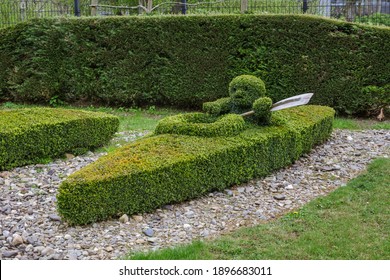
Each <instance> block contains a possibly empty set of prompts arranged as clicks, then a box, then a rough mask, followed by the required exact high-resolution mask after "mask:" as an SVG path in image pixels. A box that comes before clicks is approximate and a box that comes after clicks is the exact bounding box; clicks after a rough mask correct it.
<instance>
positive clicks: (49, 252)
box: [41, 247, 55, 256]
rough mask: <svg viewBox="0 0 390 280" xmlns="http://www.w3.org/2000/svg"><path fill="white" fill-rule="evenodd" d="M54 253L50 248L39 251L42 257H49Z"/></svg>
mask: <svg viewBox="0 0 390 280" xmlns="http://www.w3.org/2000/svg"><path fill="white" fill-rule="evenodd" d="M54 253H55V250H54V249H53V248H51V247H46V248H45V249H43V250H42V251H41V254H42V255H43V256H49V255H52V254H54Z"/></svg>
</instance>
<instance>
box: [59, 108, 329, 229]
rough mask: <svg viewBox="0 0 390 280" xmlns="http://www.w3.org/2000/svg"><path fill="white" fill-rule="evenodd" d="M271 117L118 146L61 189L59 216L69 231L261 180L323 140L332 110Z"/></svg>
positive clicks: (289, 111)
mask: <svg viewBox="0 0 390 280" xmlns="http://www.w3.org/2000/svg"><path fill="white" fill-rule="evenodd" d="M272 116H273V118H275V119H276V120H277V121H276V122H275V123H279V125H271V126H264V127H260V126H253V127H251V128H248V129H246V130H244V131H243V132H241V133H240V134H239V135H236V136H233V137H197V136H188V135H177V134H161V135H155V136H152V137H148V138H144V139H141V140H138V141H136V142H134V143H132V144H129V145H126V146H123V147H122V148H119V149H117V150H116V151H114V152H113V153H110V154H108V155H107V156H104V157H101V158H100V159H98V160H97V161H96V162H94V163H92V164H90V165H88V166H86V167H84V168H83V169H81V170H80V171H77V172H75V173H74V174H72V175H71V176H69V177H68V178H67V179H66V180H65V181H64V182H63V183H62V184H61V185H60V187H59V191H58V195H57V207H58V212H59V214H60V215H61V216H62V217H63V219H64V220H65V221H68V223H70V224H87V223H92V222H95V221H100V220H105V219H109V218H110V217H115V216H118V215H121V214H123V213H126V214H128V215H131V214H135V213H142V212H147V211H152V210H154V209H156V208H158V207H160V206H163V205H165V204H169V203H175V202H181V201H185V200H187V199H191V198H194V197H199V196H202V195H204V194H206V193H208V192H210V191H213V190H222V189H224V188H226V187H229V186H231V185H233V184H239V183H242V182H245V181H248V180H250V179H252V178H255V177H260V176H264V175H267V174H269V173H270V172H271V171H272V170H275V169H278V168H281V167H284V166H286V165H289V164H291V163H292V162H294V161H295V160H297V159H298V158H299V156H300V155H302V154H303V153H307V152H309V151H310V149H311V148H312V147H313V146H314V145H316V144H319V143H322V142H323V141H325V140H326V139H327V138H328V137H329V135H330V133H331V130H332V121H333V116H334V110H333V109H331V108H329V107H321V106H313V105H310V106H301V107H296V108H290V109H287V110H282V111H278V112H274V113H273V114H272ZM280 120H284V121H282V122H281V121H280ZM271 123H272V122H271Z"/></svg>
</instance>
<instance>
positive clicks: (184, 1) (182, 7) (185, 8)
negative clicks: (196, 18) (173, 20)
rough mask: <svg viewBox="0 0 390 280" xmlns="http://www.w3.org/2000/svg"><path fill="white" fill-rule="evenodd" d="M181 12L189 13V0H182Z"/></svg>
mask: <svg viewBox="0 0 390 280" xmlns="http://www.w3.org/2000/svg"><path fill="white" fill-rule="evenodd" d="M181 13H182V14H183V15H185V14H186V13H187V0H181Z"/></svg>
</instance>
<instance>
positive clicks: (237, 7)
mask: <svg viewBox="0 0 390 280" xmlns="http://www.w3.org/2000/svg"><path fill="white" fill-rule="evenodd" d="M217 13H256V14H257V13H259V14H270V13H272V14H313V15H319V16H323V17H329V18H338V19H342V20H346V21H351V22H363V23H369V24H383V25H387V26H390V0H1V2H0V28H1V27H5V26H9V25H13V24H16V23H18V22H21V21H25V20H28V19H31V18H39V17H69V16H91V15H92V16H115V15H129V16H131V15H145V14H217Z"/></svg>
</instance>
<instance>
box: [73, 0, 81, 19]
mask: <svg viewBox="0 0 390 280" xmlns="http://www.w3.org/2000/svg"><path fill="white" fill-rule="evenodd" d="M74 15H75V16H76V17H79V16H80V0H74Z"/></svg>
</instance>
